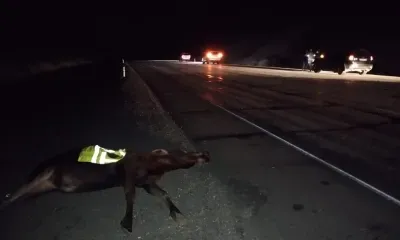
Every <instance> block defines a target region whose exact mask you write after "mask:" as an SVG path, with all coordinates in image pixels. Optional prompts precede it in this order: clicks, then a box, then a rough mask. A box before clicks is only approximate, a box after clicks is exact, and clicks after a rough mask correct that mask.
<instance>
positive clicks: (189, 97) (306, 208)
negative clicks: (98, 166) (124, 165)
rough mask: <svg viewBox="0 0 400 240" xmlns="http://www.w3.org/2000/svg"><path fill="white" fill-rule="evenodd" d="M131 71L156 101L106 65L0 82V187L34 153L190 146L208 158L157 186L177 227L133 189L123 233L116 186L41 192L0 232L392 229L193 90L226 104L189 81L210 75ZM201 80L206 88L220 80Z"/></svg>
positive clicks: (291, 234) (277, 234) (310, 166)
mask: <svg viewBox="0 0 400 240" xmlns="http://www.w3.org/2000/svg"><path fill="white" fill-rule="evenodd" d="M133 67H134V68H135V69H136V70H137V72H138V73H139V74H140V75H139V76H141V77H143V79H144V80H145V81H146V82H147V83H149V84H150V85H151V86H152V88H153V89H154V90H155V92H156V96H157V97H158V98H159V99H160V100H161V104H162V106H161V105H160V103H159V102H158V101H157V98H156V97H155V96H154V95H152V93H151V91H149V90H148V88H147V86H146V85H145V84H144V83H143V82H142V81H141V79H140V78H139V76H138V75H137V74H136V73H135V72H134V71H131V70H130V69H129V71H128V79H127V81H126V82H124V83H123V84H122V83H119V82H117V80H115V81H114V78H113V76H111V75H112V74H109V72H107V71H106V70H107V69H108V67H107V66H106V65H97V64H96V65H90V66H84V67H76V68H71V69H68V70H64V71H57V72H54V73H51V74H46V75H40V76H37V77H36V78H34V79H30V80H31V81H29V82H26V83H25V84H15V85H13V86H7V87H6V86H2V88H1V90H0V91H1V107H2V109H3V113H4V112H5V113H7V115H3V118H2V124H1V126H0V128H1V129H0V130H1V132H2V139H1V141H2V146H3V152H2V157H3V158H2V159H1V161H0V163H1V168H0V170H1V175H0V177H1V182H2V184H0V194H1V195H5V194H6V193H7V192H9V191H12V190H14V189H15V188H16V187H18V185H19V184H21V183H22V181H23V179H24V178H25V177H26V175H27V174H28V173H29V172H30V170H31V169H32V168H33V167H34V166H35V165H37V164H38V163H39V162H40V161H41V160H42V159H45V158H48V157H51V156H53V155H55V154H57V153H60V152H63V151H66V150H68V149H70V148H72V147H76V146H84V145H89V144H99V145H101V146H104V147H108V148H124V147H126V146H133V147H134V148H136V149H139V150H142V151H145V150H151V149H154V148H160V147H166V148H168V147H177V146H181V147H186V148H188V149H190V148H193V146H192V145H191V143H194V146H195V147H196V148H197V149H207V150H209V151H210V152H211V156H212V162H211V163H210V164H208V165H206V166H205V167H203V168H193V169H189V170H187V171H177V172H174V173H171V174H169V175H167V176H165V179H163V180H162V181H161V186H162V187H164V189H165V190H167V191H168V192H169V194H170V195H171V198H172V200H173V201H174V202H175V203H176V205H177V206H178V207H179V208H180V210H182V212H183V213H184V214H185V215H186V216H187V218H188V222H187V224H185V225H182V226H178V225H177V224H176V223H174V222H173V221H172V220H171V219H170V218H169V216H168V211H167V210H166V209H165V208H163V206H162V205H161V204H159V203H158V202H157V201H156V199H154V198H153V197H151V196H148V195H147V194H146V193H145V192H144V191H141V190H140V191H138V197H137V199H136V204H135V216H136V224H135V226H134V232H133V233H132V234H130V235H126V234H124V233H123V232H122V231H121V230H120V228H119V221H120V220H121V218H122V215H123V213H124V210H125V203H124V200H123V192H122V189H120V188H115V189H111V190H105V191H100V192H92V193H82V194H60V193H51V194H48V195H45V196H42V197H40V198H36V199H34V200H32V201H29V202H23V203H20V204H18V205H14V206H13V207H10V208H9V209H6V210H5V211H4V212H1V213H0V224H1V225H0V239H6V240H8V239H13V240H17V239H40V240H45V239H57V240H61V239H84V240H87V239H96V240H98V239H162V240H164V239H174V240H180V239H182V240H183V239H294V240H299V239H300V240H302V239H304V240H309V239H398V237H399V236H400V235H399V234H400V229H398V227H397V226H398V222H399V216H400V210H399V209H398V207H396V206H395V205H394V204H392V203H391V202H389V201H386V200H384V199H383V198H381V197H380V196H377V195H376V194H374V193H372V192H370V191H368V190H366V189H365V188H362V187H360V186H359V185H357V184H355V183H354V182H352V181H350V180H348V179H346V178H343V177H342V176H340V175H338V174H336V173H334V172H332V171H331V170H329V169H326V168H324V167H322V166H321V165H320V164H318V163H316V162H315V161H313V160H310V159H309V158H307V157H305V156H303V155H301V154H299V153H298V152H297V151H295V150H293V149H292V148H290V147H288V146H286V145H284V144H282V143H281V142H278V141H277V140H275V139H272V138H270V137H268V136H266V135H265V134H262V133H260V132H259V131H258V130H256V129H254V128H252V127H250V126H249V125H247V124H245V123H243V122H241V121H239V120H237V119H236V118H233V117H231V116H230V115H227V114H225V113H223V112H222V111H220V110H218V109H216V108H214V107H212V106H211V105H210V104H208V102H207V101H205V100H203V99H202V98H200V97H197V96H196V95H195V93H196V92H199V93H201V94H200V95H201V96H203V98H204V99H208V100H210V101H224V99H226V102H224V104H227V103H229V102H230V101H231V100H229V99H227V98H225V96H223V95H222V97H221V98H217V97H218V96H217V95H216V94H214V93H215V92H214V91H216V90H212V89H205V91H203V90H201V91H200V89H201V88H199V86H201V85H199V81H204V85H205V86H208V85H207V84H210V83H209V82H208V79H211V80H213V79H214V78H213V76H214V75H212V76H211V77H209V76H206V78H204V70H201V68H199V66H195V67H196V68H193V69H192V70H190V69H189V68H188V67H187V66H179V65H171V64H164V63H157V64H153V63H146V64H143V63H135V64H133ZM200 67H201V66H200ZM195 69H197V70H195ZM207 71H208V70H207ZM183 72H185V74H183ZM196 74H197V75H196ZM111 79H112V80H111ZM206 79H207V81H206ZM217 79H218V78H217ZM248 79H249V78H248ZM219 80H220V79H219ZM223 80H225V79H223ZM182 81H186V83H187V84H186V83H185V84H182ZM282 81H283V80H282ZM121 84H122V85H121ZM211 84H213V85H212V86H213V87H214V85H216V86H215V87H216V88H217V90H218V88H219V87H221V86H219V85H217V84H214V83H211ZM193 90H195V91H194V92H193ZM238 96H239V95H238ZM264 100H265V98H260V99H258V100H256V102H258V103H260V104H261V103H262V102H263V101H264ZM253 101H254V100H253ZM162 107H164V108H165V109H166V110H167V111H169V112H170V114H171V115H172V118H173V119H174V120H175V121H176V122H177V123H178V124H179V125H180V127H181V128H182V129H181V128H180V127H178V126H176V125H175V123H174V122H173V121H172V120H171V118H170V117H169V116H167V114H166V113H165V112H164V110H163V108H162ZM186 137H188V138H189V140H188V139H187V138H186Z"/></svg>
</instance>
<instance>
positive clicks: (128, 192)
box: [121, 180, 136, 232]
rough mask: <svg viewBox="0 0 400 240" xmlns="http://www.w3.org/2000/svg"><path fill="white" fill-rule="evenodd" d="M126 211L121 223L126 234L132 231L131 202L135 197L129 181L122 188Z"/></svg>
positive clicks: (133, 188)
mask: <svg viewBox="0 0 400 240" xmlns="http://www.w3.org/2000/svg"><path fill="white" fill-rule="evenodd" d="M124 192H125V201H126V210H125V216H124V218H123V219H122V221H121V227H122V228H124V229H126V230H127V231H128V232H132V229H133V202H134V198H135V195H136V192H135V186H134V185H133V184H132V183H131V181H129V180H128V181H126V183H125V186H124Z"/></svg>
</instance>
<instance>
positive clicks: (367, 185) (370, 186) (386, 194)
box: [209, 102, 400, 206]
mask: <svg viewBox="0 0 400 240" xmlns="http://www.w3.org/2000/svg"><path fill="white" fill-rule="evenodd" d="M209 103H210V104H211V105H213V106H216V107H218V108H220V109H222V110H223V111H225V112H227V113H229V114H231V115H232V116H234V117H236V118H238V119H239V120H241V121H243V122H245V123H247V124H249V125H251V126H253V127H255V128H257V129H259V130H261V131H262V132H264V133H266V134H267V135H269V136H271V137H273V138H275V139H277V140H279V141H281V142H283V143H285V144H286V145H288V146H290V147H292V148H294V149H296V150H297V151H299V152H301V153H303V154H304V155H306V156H308V157H310V158H312V159H314V160H316V161H318V162H319V163H322V164H323V165H325V166H327V167H329V168H330V169H332V170H333V171H335V172H337V173H339V174H341V175H343V176H345V177H348V178H350V179H351V180H353V181H355V182H357V183H358V184H360V185H361V186H363V187H365V188H367V189H369V190H371V191H373V192H375V193H376V194H378V195H380V196H382V197H384V198H385V199H387V200H389V201H391V202H393V203H395V204H396V205H398V206H400V200H398V199H397V198H395V197H393V196H391V195H389V194H388V193H385V192H384V191H382V190H379V189H378V188H376V187H374V186H372V185H371V184H369V183H367V182H365V181H363V180H361V179H359V178H357V177H356V176H354V175H352V174H350V173H348V172H346V171H344V170H342V169H340V168H338V167H336V166H334V165H332V164H330V163H328V162H327V161H325V160H323V159H321V158H319V157H317V156H315V155H314V154H312V153H310V152H308V151H306V150H304V149H302V148H301V147H298V146H296V145H294V144H293V143H291V142H289V141H287V140H285V139H283V138H281V137H279V136H277V135H275V134H273V133H272V132H270V131H268V130H266V129H264V128H263V127H260V126H258V125H257V124H255V123H253V122H251V121H249V120H247V119H245V118H243V117H241V116H239V115H238V114H236V113H234V112H232V111H229V110H228V109H226V108H224V107H222V106H220V105H218V104H214V103H211V102H209Z"/></svg>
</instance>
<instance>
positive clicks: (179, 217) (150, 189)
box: [143, 183, 185, 223]
mask: <svg viewBox="0 0 400 240" xmlns="http://www.w3.org/2000/svg"><path fill="white" fill-rule="evenodd" d="M143 188H144V190H146V192H147V193H149V194H151V195H153V196H156V197H158V198H160V199H161V200H162V201H163V202H164V203H165V205H166V206H167V207H168V209H169V215H170V216H171V218H172V219H174V221H175V222H178V223H183V222H184V221H185V217H184V216H183V214H182V212H181V211H180V210H179V209H178V208H177V207H176V206H175V204H174V203H173V202H172V200H171V198H170V197H169V196H168V193H167V192H166V191H164V190H163V189H162V188H161V187H160V186H158V185H157V184H156V183H150V184H145V185H144V186H143Z"/></svg>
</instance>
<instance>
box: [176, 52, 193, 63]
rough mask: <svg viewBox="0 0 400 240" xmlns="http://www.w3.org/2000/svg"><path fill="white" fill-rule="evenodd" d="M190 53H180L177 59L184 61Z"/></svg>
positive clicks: (187, 59) (188, 59) (188, 58)
mask: <svg viewBox="0 0 400 240" xmlns="http://www.w3.org/2000/svg"><path fill="white" fill-rule="evenodd" d="M190 58H191V55H190V54H189V53H182V54H181V57H180V58H179V61H181V62H185V61H190Z"/></svg>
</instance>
